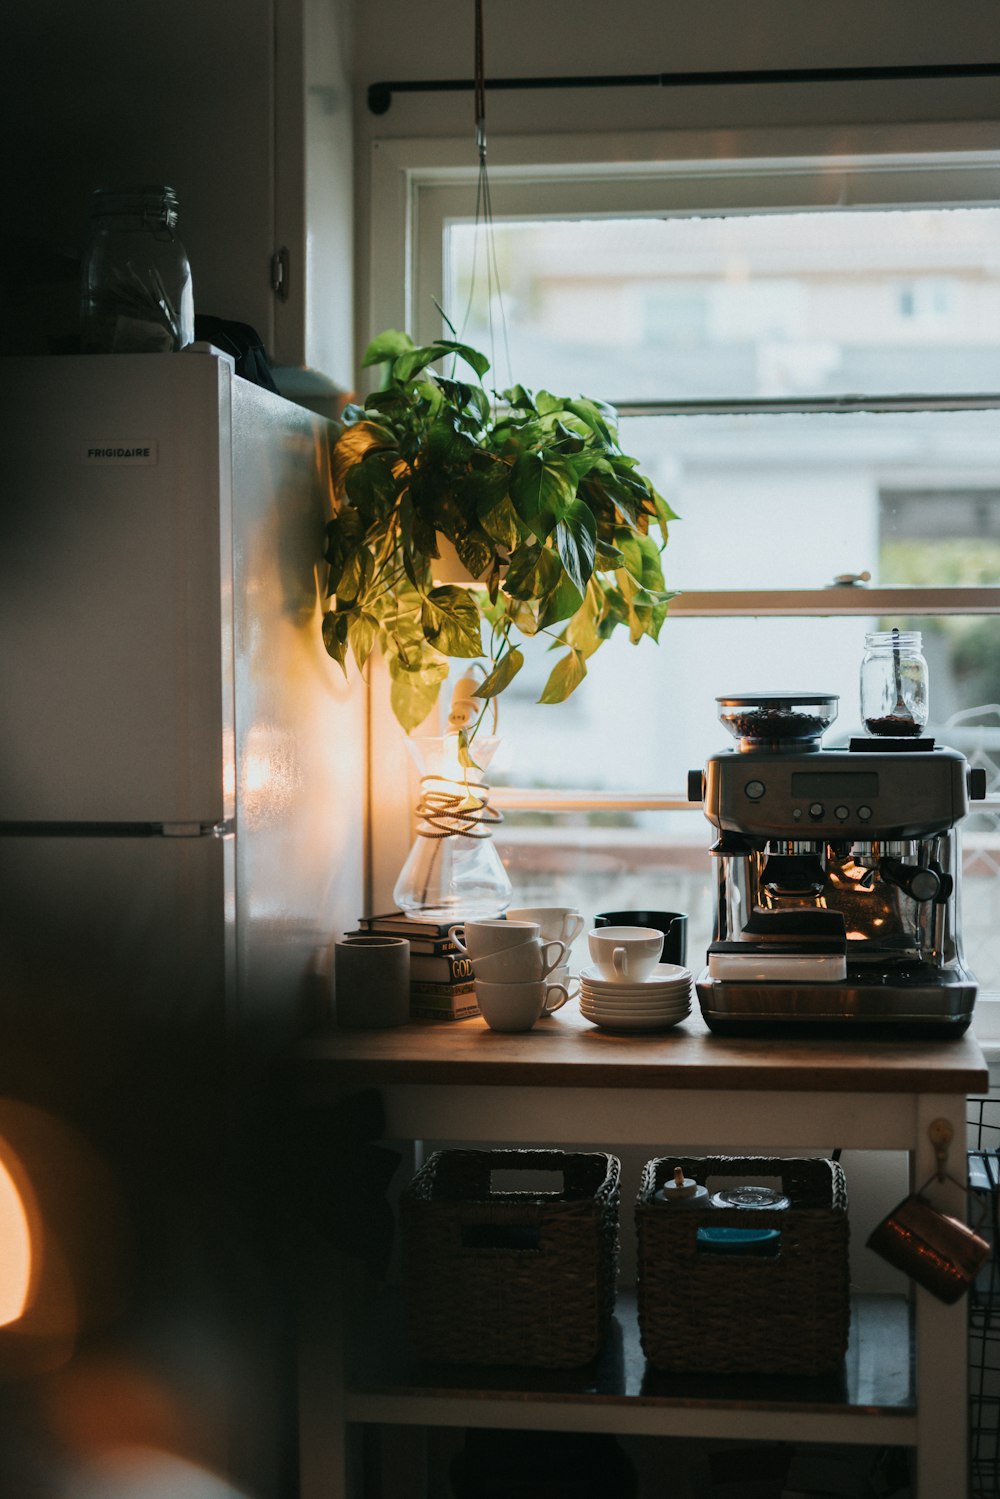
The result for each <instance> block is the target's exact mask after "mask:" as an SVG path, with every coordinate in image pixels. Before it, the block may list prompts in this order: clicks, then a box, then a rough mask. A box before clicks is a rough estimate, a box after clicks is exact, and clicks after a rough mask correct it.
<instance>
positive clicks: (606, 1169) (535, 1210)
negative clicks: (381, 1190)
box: [400, 1150, 621, 1368]
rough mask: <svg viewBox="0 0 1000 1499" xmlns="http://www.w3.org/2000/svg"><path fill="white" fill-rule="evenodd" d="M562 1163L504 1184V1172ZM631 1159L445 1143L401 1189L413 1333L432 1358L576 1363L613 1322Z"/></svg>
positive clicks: (412, 1339) (412, 1343)
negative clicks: (551, 1181)
mask: <svg viewBox="0 0 1000 1499" xmlns="http://www.w3.org/2000/svg"><path fill="white" fill-rule="evenodd" d="M501 1170H502V1171H505V1172H510V1171H514V1172H521V1171H524V1172H528V1171H539V1170H541V1171H545V1172H549V1171H555V1172H558V1173H561V1178H562V1180H561V1184H560V1187H559V1190H557V1191H554V1192H550V1191H548V1190H547V1189H545V1188H543V1189H542V1190H531V1191H513V1192H512V1191H500V1192H498V1191H496V1190H494V1188H493V1185H492V1181H491V1178H492V1173H493V1172H494V1171H501ZM620 1176H621V1164H620V1162H619V1161H618V1160H617V1158H616V1157H615V1156H611V1155H603V1154H596V1153H594V1154H591V1153H569V1152H565V1151H561V1150H489V1151H483V1150H442V1151H438V1152H436V1153H435V1154H434V1155H432V1156H431V1157H430V1159H429V1160H428V1161H427V1163H426V1165H425V1166H424V1167H423V1169H422V1170H421V1171H419V1172H418V1173H417V1175H416V1176H415V1177H414V1178H413V1180H412V1181H411V1182H410V1184H409V1186H408V1187H407V1188H406V1190H405V1191H404V1192H403V1194H402V1196H401V1198H400V1230H401V1233H400V1237H401V1245H402V1278H403V1293H404V1315H405V1325H406V1333H407V1340H408V1343H409V1347H410V1351H411V1353H412V1354H413V1355H414V1356H415V1357H417V1358H420V1359H428V1360H434V1361H441V1362H446V1363H462V1364H530V1365H540V1366H543V1367H547V1368H575V1367H578V1366H579V1365H581V1364H586V1363H589V1362H590V1360H591V1359H592V1358H594V1356H595V1355H596V1353H597V1350H598V1348H599V1347H600V1344H601V1342H602V1339H603V1338H604V1335H605V1333H606V1332H607V1329H608V1324H609V1322H610V1319H611V1313H612V1311H613V1309H614V1301H615V1278H616V1274H617V1269H618V1204H619V1181H620Z"/></svg>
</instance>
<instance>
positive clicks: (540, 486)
mask: <svg viewBox="0 0 1000 1499" xmlns="http://www.w3.org/2000/svg"><path fill="white" fill-rule="evenodd" d="M575 494H576V487H575V485H574V484H573V483H572V481H571V480H570V478H569V475H568V474H567V472H566V466H565V464H564V463H563V462H562V461H561V460H560V459H558V458H545V457H543V455H542V454H541V453H522V454H521V456H520V457H519V458H518V459H517V460H516V462H515V463H514V467H513V468H512V469H511V474H510V497H511V499H512V500H513V501H514V508H515V510H516V511H517V513H518V515H519V516H520V517H521V519H522V520H524V521H526V522H527V523H528V525H530V526H531V528H532V530H534V532H535V535H536V536H547V535H548V534H549V532H550V531H551V530H553V529H554V527H555V526H556V525H557V524H558V522H559V520H560V519H561V517H562V515H563V514H564V512H565V510H566V508H567V506H568V505H570V504H571V503H572V501H573V499H574V497H575ZM539 528H540V529H539Z"/></svg>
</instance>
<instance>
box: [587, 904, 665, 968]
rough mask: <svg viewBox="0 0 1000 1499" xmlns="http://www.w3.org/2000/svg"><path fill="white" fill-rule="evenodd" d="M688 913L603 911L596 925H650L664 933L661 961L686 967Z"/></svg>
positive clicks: (597, 918) (596, 920)
mask: <svg viewBox="0 0 1000 1499" xmlns="http://www.w3.org/2000/svg"><path fill="white" fill-rule="evenodd" d="M687 923H688V919H687V913H686V912H684V911H601V912H600V913H599V914H598V915H597V916H595V917H594V925H595V926H648V927H652V928H653V930H654V931H656V932H662V933H663V952H662V953H661V954H660V962H661V963H676V964H678V965H679V966H680V967H681V968H683V967H684V960H685V958H686V957H687Z"/></svg>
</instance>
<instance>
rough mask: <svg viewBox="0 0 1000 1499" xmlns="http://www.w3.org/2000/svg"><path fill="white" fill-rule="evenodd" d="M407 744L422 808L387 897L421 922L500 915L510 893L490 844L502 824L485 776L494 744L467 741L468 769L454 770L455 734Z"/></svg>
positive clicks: (456, 765)
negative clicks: (472, 763)
mask: <svg viewBox="0 0 1000 1499" xmlns="http://www.w3.org/2000/svg"><path fill="white" fill-rule="evenodd" d="M406 742H407V744H408V745H409V748H410V753H411V754H412V755H413V758H414V760H415V761H416V764H417V769H418V770H419V771H420V800H419V802H418V804H417V832H416V837H415V838H414V840H413V847H412V848H411V849H410V852H409V854H408V856H407V859H406V862H405V864H404V865H403V868H402V870H401V871H400V875H399V879H398V880H397V881H396V887H395V889H394V890H393V892H392V894H393V899H394V900H395V902H396V905H397V906H398V907H399V909H400V910H401V911H405V912H406V914H407V915H408V916H415V917H418V918H419V919H421V920H424V921H439V922H447V921H466V920H469V921H471V920H475V919H477V918H482V917H487V916H500V915H502V913H503V912H504V911H505V910H506V909H507V907H508V906H509V905H510V901H511V896H512V894H513V892H512V889H511V883H510V879H509V878H508V876H507V871H506V870H505V869H504V867H503V864H502V863H501V862H500V855H499V854H498V853H497V851H496V846H495V844H494V842H493V828H494V827H495V826H496V825H497V824H498V823H499V822H500V821H501V817H500V814H499V813H498V812H494V811H493V809H492V808H491V807H490V805H489V801H488V799H487V798H488V792H489V787H488V786H487V784H486V782H485V779H484V774H483V773H484V771H485V770H486V768H487V766H488V765H489V763H490V761H491V760H492V758H493V756H494V754H495V753H496V749H497V746H498V744H499V743H500V741H499V739H481V738H478V737H477V738H476V739H474V740H473V742H472V746H471V756H472V758H473V759H474V760H475V762H476V765H475V767H474V768H473V767H464V766H462V765H461V764H460V763H459V743H458V735H457V734H445V735H441V736H429V735H427V736H415V737H410V738H409V739H407V741H406Z"/></svg>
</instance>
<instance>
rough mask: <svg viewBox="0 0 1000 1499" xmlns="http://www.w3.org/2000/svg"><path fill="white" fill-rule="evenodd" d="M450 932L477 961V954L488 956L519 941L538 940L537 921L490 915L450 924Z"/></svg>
mask: <svg viewBox="0 0 1000 1499" xmlns="http://www.w3.org/2000/svg"><path fill="white" fill-rule="evenodd" d="M448 936H449V937H450V938H451V940H452V941H453V942H454V944H455V946H456V947H457V948H458V950H459V952H464V953H465V955H466V957H468V958H471V959H472V960H473V962H475V960H476V958H485V957H486V956H487V954H489V953H491V952H500V951H501V950H502V949H503V948H505V947H516V946H517V944H518V943H519V942H529V941H531V940H532V939H534V940H536V941H537V939H538V922H537V921H504V920H502V919H501V918H500V917H487V918H484V919H483V920H482V921H465V922H459V923H458V924H457V925H456V926H453V927H451V928H450V930H449V932H448Z"/></svg>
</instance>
